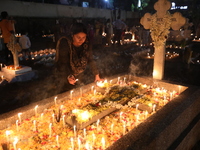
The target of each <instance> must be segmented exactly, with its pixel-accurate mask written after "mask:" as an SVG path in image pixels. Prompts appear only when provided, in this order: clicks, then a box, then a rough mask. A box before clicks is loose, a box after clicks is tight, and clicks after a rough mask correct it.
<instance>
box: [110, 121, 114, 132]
mask: <svg viewBox="0 0 200 150" xmlns="http://www.w3.org/2000/svg"><path fill="white" fill-rule="evenodd" d="M113 128H114V124H113V123H112V124H111V126H110V132H111V134H112V133H113Z"/></svg>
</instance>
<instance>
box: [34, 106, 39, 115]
mask: <svg viewBox="0 0 200 150" xmlns="http://www.w3.org/2000/svg"><path fill="white" fill-rule="evenodd" d="M37 108H38V105H36V106H35V108H34V109H35V116H37Z"/></svg>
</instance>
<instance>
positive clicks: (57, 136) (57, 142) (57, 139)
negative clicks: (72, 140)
mask: <svg viewBox="0 0 200 150" xmlns="http://www.w3.org/2000/svg"><path fill="white" fill-rule="evenodd" d="M56 144H57V146H58V147H60V144H59V135H56Z"/></svg>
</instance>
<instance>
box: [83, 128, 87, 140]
mask: <svg viewBox="0 0 200 150" xmlns="http://www.w3.org/2000/svg"><path fill="white" fill-rule="evenodd" d="M83 135H84V138H86V129H85V128H84V129H83Z"/></svg>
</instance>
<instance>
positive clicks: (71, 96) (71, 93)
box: [70, 91, 74, 99]
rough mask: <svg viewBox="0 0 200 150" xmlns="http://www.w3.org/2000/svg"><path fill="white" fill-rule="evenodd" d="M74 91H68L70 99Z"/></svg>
mask: <svg viewBox="0 0 200 150" xmlns="http://www.w3.org/2000/svg"><path fill="white" fill-rule="evenodd" d="M73 92H74V91H70V99H72V98H73V96H72V93H73Z"/></svg>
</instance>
